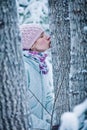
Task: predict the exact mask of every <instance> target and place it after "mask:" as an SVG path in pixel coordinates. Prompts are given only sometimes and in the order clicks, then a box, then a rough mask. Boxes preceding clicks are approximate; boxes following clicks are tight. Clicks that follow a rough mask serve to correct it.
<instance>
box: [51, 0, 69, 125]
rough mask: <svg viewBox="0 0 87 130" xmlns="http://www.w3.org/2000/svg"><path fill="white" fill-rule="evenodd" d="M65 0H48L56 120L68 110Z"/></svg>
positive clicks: (66, 12)
mask: <svg viewBox="0 0 87 130" xmlns="http://www.w3.org/2000/svg"><path fill="white" fill-rule="evenodd" d="M68 14H69V13H68V1H67V0H49V16H50V19H49V22H50V31H51V35H52V36H51V37H52V63H53V82H54V88H55V98H56V99H57V100H56V108H55V109H57V122H59V119H60V116H61V114H62V113H63V112H65V111H67V110H69V95H68V93H69V65H70V29H69V28H70V24H69V16H68Z"/></svg>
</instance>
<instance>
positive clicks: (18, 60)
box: [0, 0, 30, 130]
mask: <svg viewBox="0 0 87 130" xmlns="http://www.w3.org/2000/svg"><path fill="white" fill-rule="evenodd" d="M26 99H27V88H26V81H25V73H24V63H23V57H22V53H21V45H20V35H19V30H18V17H17V8H16V0H13V1H12V0H4V1H3V0H0V130H29V127H30V126H29V125H30V124H29V123H30V122H29V117H30V116H29V114H30V113H29V108H28V103H27V101H26Z"/></svg>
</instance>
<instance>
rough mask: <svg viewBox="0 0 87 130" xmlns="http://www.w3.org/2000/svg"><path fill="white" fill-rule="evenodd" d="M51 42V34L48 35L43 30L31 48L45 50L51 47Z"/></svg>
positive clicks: (39, 50)
mask: <svg viewBox="0 0 87 130" xmlns="http://www.w3.org/2000/svg"><path fill="white" fill-rule="evenodd" d="M50 43H51V40H50V36H48V35H47V34H45V33H44V32H43V33H42V34H41V35H40V37H39V38H38V39H37V41H36V42H35V43H34V44H33V46H32V48H31V50H34V51H38V52H44V51H46V50H47V49H49V48H50Z"/></svg>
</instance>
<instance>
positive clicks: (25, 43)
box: [20, 24, 44, 50]
mask: <svg viewBox="0 0 87 130" xmlns="http://www.w3.org/2000/svg"><path fill="white" fill-rule="evenodd" d="M20 31H21V36H22V37H21V40H22V47H23V49H27V50H28V49H30V48H31V47H32V45H33V44H34V43H35V41H36V40H37V39H38V38H39V36H40V35H41V33H42V32H44V31H43V29H42V28H41V27H40V26H39V25H33V24H32V25H30V24H24V25H21V26H20Z"/></svg>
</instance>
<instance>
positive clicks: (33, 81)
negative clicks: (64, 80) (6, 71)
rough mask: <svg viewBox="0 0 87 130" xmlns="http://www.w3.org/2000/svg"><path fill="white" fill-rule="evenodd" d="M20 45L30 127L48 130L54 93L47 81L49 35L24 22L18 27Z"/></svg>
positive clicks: (36, 129)
mask: <svg viewBox="0 0 87 130" xmlns="http://www.w3.org/2000/svg"><path fill="white" fill-rule="evenodd" d="M20 30H21V36H22V47H23V55H24V63H25V69H26V77H27V84H28V90H29V99H30V100H29V101H30V102H29V105H30V107H31V113H32V114H31V117H32V129H34V130H50V123H51V115H52V110H53V102H54V94H53V90H52V88H51V87H50V84H49V81H48V74H49V68H48V66H47V64H46V57H47V54H46V53H45V51H46V50H47V49H49V48H50V43H51V40H50V37H49V36H48V35H47V34H46V33H45V32H44V30H43V29H42V28H41V27H39V26H34V25H29V24H25V25H22V26H21V27H20Z"/></svg>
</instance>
